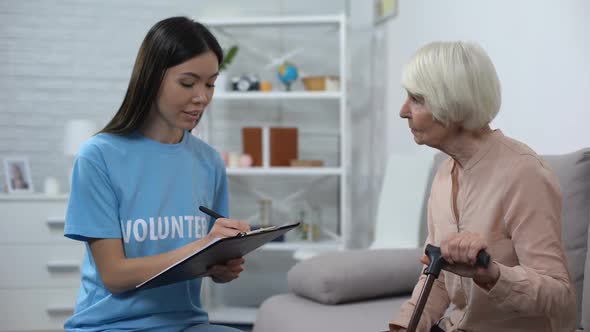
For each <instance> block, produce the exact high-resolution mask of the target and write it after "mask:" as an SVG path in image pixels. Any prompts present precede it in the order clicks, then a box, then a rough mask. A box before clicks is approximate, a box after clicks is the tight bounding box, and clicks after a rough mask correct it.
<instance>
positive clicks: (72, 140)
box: [63, 119, 96, 184]
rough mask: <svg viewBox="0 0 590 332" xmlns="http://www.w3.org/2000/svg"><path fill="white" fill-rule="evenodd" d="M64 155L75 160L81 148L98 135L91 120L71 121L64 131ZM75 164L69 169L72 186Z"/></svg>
mask: <svg viewBox="0 0 590 332" xmlns="http://www.w3.org/2000/svg"><path fill="white" fill-rule="evenodd" d="M64 133H65V134H64V146H63V148H64V155H66V156H68V157H70V158H74V157H75V156H76V155H78V151H79V150H80V146H81V145H82V143H84V142H85V141H86V140H87V139H89V138H90V137H91V136H92V135H94V134H95V133H96V125H95V124H94V122H92V121H90V120H80V119H75V120H69V121H68V122H67V123H66V125H65V129H64ZM72 170H73V164H72V165H70V167H69V169H68V172H69V174H68V179H69V180H70V181H69V182H68V184H71V176H72Z"/></svg>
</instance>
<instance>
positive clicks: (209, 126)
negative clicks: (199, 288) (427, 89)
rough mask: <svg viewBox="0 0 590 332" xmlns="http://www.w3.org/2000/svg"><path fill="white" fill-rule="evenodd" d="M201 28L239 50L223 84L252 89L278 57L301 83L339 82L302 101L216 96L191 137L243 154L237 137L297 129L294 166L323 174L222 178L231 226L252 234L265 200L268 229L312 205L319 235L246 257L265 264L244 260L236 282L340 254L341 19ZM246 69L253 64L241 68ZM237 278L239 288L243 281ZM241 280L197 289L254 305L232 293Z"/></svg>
mask: <svg viewBox="0 0 590 332" xmlns="http://www.w3.org/2000/svg"><path fill="white" fill-rule="evenodd" d="M202 22H203V23H205V24H206V25H207V26H208V27H210V28H211V29H212V31H213V33H214V34H215V35H216V36H217V37H218V38H219V39H220V41H221V44H222V46H223V47H225V48H228V47H229V46H230V45H232V44H235V45H237V46H238V47H239V48H240V50H239V52H238V54H237V56H236V58H235V60H234V63H232V64H231V65H230V66H229V69H228V71H229V72H230V73H231V76H234V75H240V74H246V73H255V74H258V75H259V78H260V80H269V78H270V79H272V78H273V77H274V76H273V74H274V73H275V72H276V67H278V65H277V64H278V63H277V61H275V65H276V66H275V67H274V68H271V66H270V65H269V63H272V62H273V60H277V59H280V58H281V56H282V55H285V54H287V55H289V54H296V55H294V56H286V57H284V60H287V61H290V62H292V63H294V64H295V65H297V66H298V68H299V74H300V75H299V76H300V78H301V77H302V76H304V75H307V76H317V75H329V76H338V77H339V81H340V84H339V85H340V90H339V91H306V90H305V89H303V88H302V86H301V84H300V85H299V86H296V87H295V88H294V89H293V91H284V89H283V88H282V86H281V85H280V84H277V82H278V80H276V79H275V81H274V82H273V90H272V91H266V92H263V91H246V92H234V91H228V90H223V89H220V88H219V87H217V88H216V91H215V95H214V97H213V101H212V103H211V105H210V107H209V109H208V111H207V112H206V114H205V116H204V119H203V121H202V123H201V124H200V125H199V126H198V127H197V129H196V132H195V135H196V136H199V137H201V138H203V139H205V140H206V141H207V142H208V143H209V144H211V145H212V146H214V147H215V148H217V149H219V150H220V151H232V152H236V153H241V152H242V142H241V128H243V127H253V126H255V127H273V126H276V127H297V128H298V135H299V140H298V144H299V155H300V156H301V155H303V157H304V158H302V159H322V160H323V161H325V163H324V166H323V167H245V168H234V167H231V168H228V169H227V174H228V177H229V181H230V189H231V190H230V208H231V209H230V210H231V214H232V217H237V218H241V219H246V220H247V221H248V222H250V223H251V224H256V223H257V221H258V218H259V210H258V205H257V202H258V200H260V199H265V200H269V199H270V200H272V210H273V218H272V219H273V220H272V223H273V224H283V223H286V222H289V221H293V220H294V219H296V218H297V217H298V215H297V209H298V208H300V207H301V206H300V205H301V202H302V201H303V202H304V203H305V204H307V207H309V206H310V205H311V206H312V209H311V210H310V209H307V210H306V212H307V213H308V215H307V217H308V218H309V217H310V215H309V213H310V212H312V213H313V205H314V204H315V208H318V209H320V210H321V211H320V214H321V216H320V217H319V218H316V220H318V219H319V223H320V226H321V229H322V234H321V235H320V237H319V240H316V241H313V242H312V241H307V240H302V239H293V238H291V239H290V240H289V239H288V240H287V241H285V242H273V243H270V244H268V245H266V246H264V247H263V248H262V251H264V253H259V252H255V253H253V254H251V255H252V256H264V258H260V257H250V256H249V257H250V258H249V259H247V264H248V263H249V262H250V263H251V265H252V266H250V267H249V266H248V265H247V266H246V272H244V274H246V273H256V274H257V276H260V277H263V278H267V276H268V275H269V274H271V273H266V274H265V273H264V272H260V271H262V270H264V268H265V266H266V265H268V264H271V263H270V262H271V261H272V257H270V256H271V255H270V253H272V252H274V253H275V256H278V257H281V258H280V259H281V260H282V261H283V262H284V261H285V259H290V260H292V261H293V259H304V258H306V257H308V256H310V255H313V254H314V253H317V252H320V251H325V250H337V249H340V248H342V247H344V245H345V244H346V243H348V241H347V236H349V235H350V231H349V229H350V212H349V210H348V207H349V204H347V201H348V195H349V179H348V174H349V164H350V162H349V154H350V151H349V150H350V148H349V140H350V139H349V137H348V134H349V132H350V131H349V121H350V120H349V113H348V110H347V89H346V87H347V77H348V73H347V57H348V56H347V21H346V16H345V15H344V14H341V15H340V14H339V15H327V16H277V17H250V18H234V19H227V20H219V19H218V20H204V21H202ZM246 59H252V60H251V61H250V62H249V63H248V61H246ZM240 61H242V62H241V63H240ZM234 66H237V67H234ZM236 68H237V69H236ZM264 75H266V76H264ZM274 75H276V74H274ZM306 157H307V158H306ZM316 217H317V216H316ZM314 218H315V217H314ZM286 255H287V256H286ZM273 264H274V263H273ZM272 269H273V271H272V274H274V278H275V280H274V281H276V278H280V279H286V270H288V266H287V267H286V268H284V271H282V272H277V269H276V268H274V267H273V268H272ZM252 270H254V271H255V272H253V271H252ZM244 274H243V277H240V279H248V278H250V277H249V276H247V275H244ZM240 279H238V280H237V281H236V282H233V283H230V284H228V285H225V286H218V285H209V287H207V286H206V287H204V292H205V294H207V295H208V296H206V298H207V299H215V298H216V296H215V295H214V293H215V292H216V290H217V289H218V288H222V289H223V288H224V289H226V290H227V291H228V292H231V293H240V292H244V294H245V295H244V296H245V297H255V296H253V295H248V292H247V291H246V290H244V291H242V290H238V289H237V286H235V285H236V284H237V285H240V286H239V287H242V288H246V289H247V288H248V287H249V286H247V285H245V283H246V282H245V281H244V280H240ZM250 279H255V278H254V277H252V278H250ZM264 282H267V281H264ZM269 282H272V281H269ZM284 284H285V285H286V281H285V282H284ZM250 287H251V289H254V290H255V291H261V290H263V289H264V288H269V287H271V286H270V285H268V283H267V284H264V283H263V282H259V283H252V284H251V285H250ZM230 289H231V290H230ZM236 302H241V301H236ZM206 307H207V308H208V310H209V311H210V317H211V320H212V321H213V322H219V323H242V324H249V323H252V322H253V321H254V319H255V314H256V308H255V306H254V307H252V306H250V307H248V306H244V305H235V304H234V303H231V301H230V302H229V303H223V301H222V303H215V301H213V302H211V301H209V303H207V302H206Z"/></svg>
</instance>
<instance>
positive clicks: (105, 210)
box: [64, 146, 122, 241]
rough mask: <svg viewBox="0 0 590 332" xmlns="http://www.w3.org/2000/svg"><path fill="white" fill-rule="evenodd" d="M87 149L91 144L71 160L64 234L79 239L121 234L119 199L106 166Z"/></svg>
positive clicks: (85, 239) (89, 148) (111, 236)
mask: <svg viewBox="0 0 590 332" xmlns="http://www.w3.org/2000/svg"><path fill="white" fill-rule="evenodd" d="M88 151H92V147H88V146H87V147H86V151H81V153H80V155H79V156H78V158H76V161H75V163H74V170H73V174H72V186H71V193H70V199H69V203H68V208H67V212H66V224H65V230H64V235H65V236H66V237H68V238H71V239H74V240H80V241H88V239H90V238H122V233H121V226H120V224H119V213H118V206H119V203H118V200H117V196H116V194H115V191H114V190H113V186H112V184H111V181H110V179H109V176H108V173H107V170H106V167H105V166H104V165H101V163H100V162H97V161H95V160H93V159H97V160H98V159H99V158H93V156H92V154H89V153H88ZM83 152H86V153H83Z"/></svg>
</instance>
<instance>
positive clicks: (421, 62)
mask: <svg viewBox="0 0 590 332" xmlns="http://www.w3.org/2000/svg"><path fill="white" fill-rule="evenodd" d="M402 86H403V87H404V88H405V89H406V90H407V91H408V92H409V93H411V94H412V95H416V96H420V97H422V98H424V102H425V104H426V106H427V107H428V108H429V109H430V111H431V112H432V115H433V117H434V118H435V119H436V120H437V121H439V122H441V123H442V124H443V125H445V126H448V125H449V124H450V123H457V124H460V125H462V126H463V128H465V129H469V130H477V129H480V128H483V127H485V126H486V125H488V124H489V123H490V122H491V121H492V120H493V119H494V117H496V114H498V111H499V110H500V104H501V103H502V95H501V92H500V80H499V79H498V75H497V74H496V69H495V68H494V65H493V64H492V61H491V60H490V58H489V57H488V55H487V54H486V52H485V51H484V50H483V49H482V48H481V47H480V46H478V45H477V44H475V43H471V42H462V41H458V42H434V43H430V44H428V45H426V46H424V47H422V48H421V49H420V50H418V52H416V54H415V55H414V57H413V58H412V59H411V60H410V62H409V63H407V64H406V65H405V66H404V69H403V74H402Z"/></svg>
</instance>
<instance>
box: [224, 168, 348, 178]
mask: <svg viewBox="0 0 590 332" xmlns="http://www.w3.org/2000/svg"><path fill="white" fill-rule="evenodd" d="M342 173H343V171H342V168H340V167H248V168H227V175H249V176H266V175H289V176H305V175H316V176H317V175H319V176H322V175H341V174H342Z"/></svg>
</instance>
